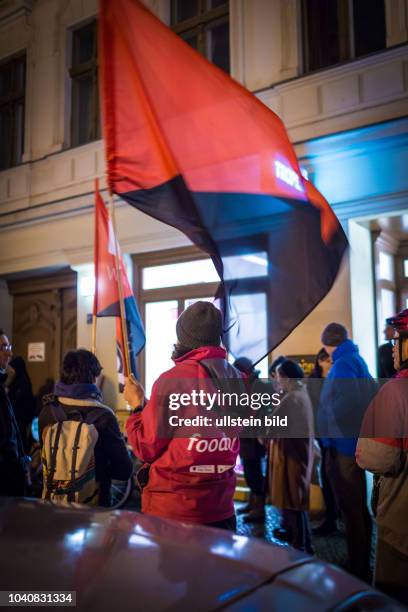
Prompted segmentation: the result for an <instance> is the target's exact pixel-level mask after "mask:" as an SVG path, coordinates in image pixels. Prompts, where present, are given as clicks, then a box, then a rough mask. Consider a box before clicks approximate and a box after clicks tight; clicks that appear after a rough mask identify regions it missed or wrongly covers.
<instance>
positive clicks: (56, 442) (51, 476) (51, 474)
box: [46, 421, 63, 499]
mask: <svg viewBox="0 0 408 612" xmlns="http://www.w3.org/2000/svg"><path fill="white" fill-rule="evenodd" d="M62 423H63V421H58V427H57V431H56V433H55V439H54V440H52V437H50V446H51V463H50V467H49V470H48V474H47V494H46V499H50V496H51V491H52V481H53V480H54V474H55V471H56V468H57V453H58V445H59V440H60V437H61V431H62ZM51 435H52V434H51Z"/></svg>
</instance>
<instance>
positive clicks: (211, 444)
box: [187, 433, 239, 453]
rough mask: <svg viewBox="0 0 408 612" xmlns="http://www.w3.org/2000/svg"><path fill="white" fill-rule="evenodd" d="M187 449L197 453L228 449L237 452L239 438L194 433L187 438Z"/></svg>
mask: <svg viewBox="0 0 408 612" xmlns="http://www.w3.org/2000/svg"><path fill="white" fill-rule="evenodd" d="M187 450H188V451H190V452H191V451H196V452H197V453H217V452H225V451H229V452H231V453H237V452H238V451H239V438H228V437H227V436H225V435H224V436H223V437H222V438H201V434H199V433H196V434H193V435H192V436H191V438H189V441H188V445H187Z"/></svg>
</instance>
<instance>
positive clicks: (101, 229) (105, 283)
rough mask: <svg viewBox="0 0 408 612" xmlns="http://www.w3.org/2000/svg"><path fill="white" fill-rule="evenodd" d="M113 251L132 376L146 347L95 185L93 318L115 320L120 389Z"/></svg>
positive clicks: (120, 340)
mask: <svg viewBox="0 0 408 612" xmlns="http://www.w3.org/2000/svg"><path fill="white" fill-rule="evenodd" d="M116 249H118V254H119V274H120V275H121V280H122V289H123V301H124V310H125V319H126V327H127V334H128V343H129V358H130V359H129V360H130V368H131V370H132V372H133V374H134V375H135V376H137V372H136V363H135V358H136V356H137V355H138V353H140V351H141V350H142V348H143V347H144V345H145V340H146V339H145V334H144V330H143V324H142V321H141V317H140V314H139V311H138V308H137V304H136V301H135V298H134V295H133V292H132V288H131V286H130V283H129V279H128V276H127V274H126V269H125V265H124V263H123V259H122V256H121V254H120V251H119V245H118V241H117V239H116V236H115V233H114V230H113V225H112V220H111V218H110V215H109V211H108V210H107V208H106V206H105V204H104V202H103V199H102V197H101V194H100V192H99V186H98V181H97V180H96V181H95V256H94V262H95V295H94V306H93V314H94V316H96V317H116V346H117V357H118V377H119V388H120V389H121V388H123V383H124V361H125V348H126V347H125V341H124V338H123V329H122V325H121V318H120V317H121V312H120V303H119V286H118V270H117V264H116Z"/></svg>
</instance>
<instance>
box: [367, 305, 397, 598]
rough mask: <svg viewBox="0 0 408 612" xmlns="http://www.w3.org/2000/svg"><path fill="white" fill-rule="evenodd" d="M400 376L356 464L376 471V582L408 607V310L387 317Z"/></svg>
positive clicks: (370, 413) (371, 412) (383, 396)
mask: <svg viewBox="0 0 408 612" xmlns="http://www.w3.org/2000/svg"><path fill="white" fill-rule="evenodd" d="M387 323H388V325H390V326H391V327H392V328H393V330H394V343H395V344H394V349H393V357H394V367H395V370H396V374H395V376H394V378H392V379H390V380H389V381H388V382H387V383H386V384H385V385H383V386H382V387H381V389H380V391H379V392H378V394H377V395H376V397H375V398H374V400H373V401H372V402H371V404H370V406H369V408H368V410H367V413H366V415H365V418H364V421H363V425H362V428H361V433H360V437H359V440H358V444H357V449H356V460H357V463H358V464H359V466H360V467H361V468H363V469H366V470H369V471H370V472H373V473H374V475H375V476H376V477H377V479H378V482H377V486H376V491H375V495H374V499H375V506H376V507H375V514H376V522H377V551H376V565H375V572H374V584H375V586H376V587H377V588H379V589H381V590H383V591H385V592H386V593H388V594H389V595H391V596H393V597H395V598H396V599H399V600H400V601H402V602H403V603H405V604H406V605H407V604H408V521H407V514H408V309H405V310H403V311H402V312H400V313H399V314H397V315H395V316H394V317H391V318H389V319H387Z"/></svg>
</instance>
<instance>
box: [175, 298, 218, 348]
mask: <svg viewBox="0 0 408 612" xmlns="http://www.w3.org/2000/svg"><path fill="white" fill-rule="evenodd" d="M222 332H223V329H222V316H221V312H220V311H219V310H218V308H216V307H215V306H214V304H211V303H210V302H202V301H199V302H195V303H194V304H192V305H191V306H189V307H188V308H186V310H185V311H184V312H183V313H181V315H180V316H179V318H178V319H177V323H176V333H177V340H178V341H179V343H180V344H182V345H183V346H186V347H187V348H192V349H195V348H199V347H200V346H220V342H221V336H222Z"/></svg>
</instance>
